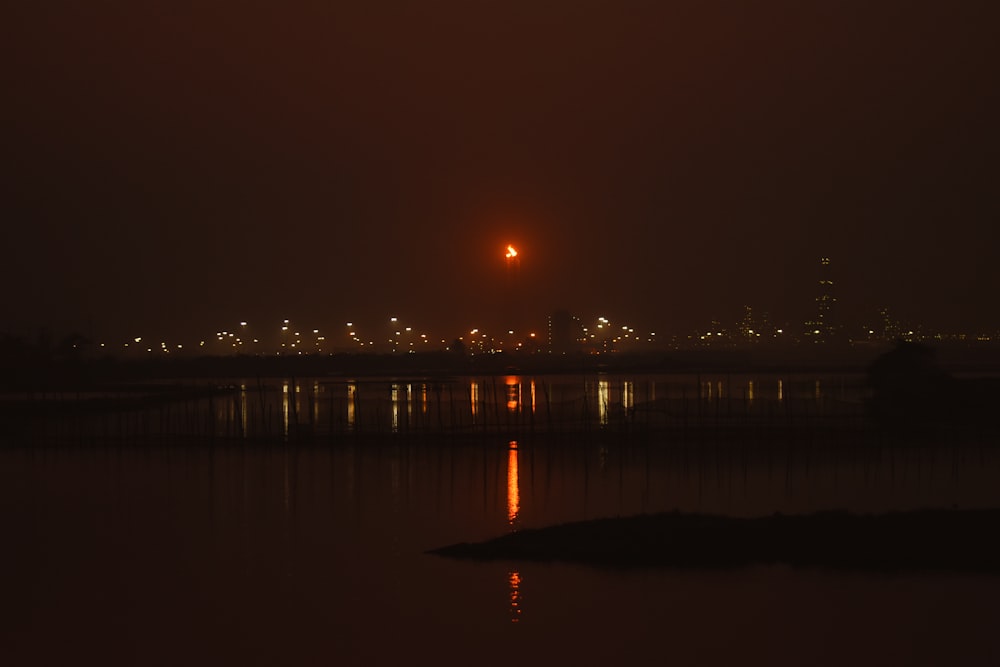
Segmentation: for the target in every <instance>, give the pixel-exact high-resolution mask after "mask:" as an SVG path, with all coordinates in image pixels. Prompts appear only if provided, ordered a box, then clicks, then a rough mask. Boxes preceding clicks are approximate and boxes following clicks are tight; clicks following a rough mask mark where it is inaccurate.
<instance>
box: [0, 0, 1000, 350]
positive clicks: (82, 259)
mask: <svg viewBox="0 0 1000 667" xmlns="http://www.w3.org/2000/svg"><path fill="white" fill-rule="evenodd" d="M8 4H15V5H16V8H14V9H11V8H7V9H4V10H2V13H3V17H2V21H0V23H2V27H0V36H2V39H0V50H2V64H0V74H2V85H3V91H4V93H3V102H2V105H0V118H2V130H0V132H2V137H0V138H2V144H0V145H2V155H3V164H4V166H5V169H4V171H5V175H4V176H3V185H2V186H0V187H2V192H0V194H2V200H0V207H2V209H0V213H2V217H3V239H4V259H3V264H2V269H0V271H2V274H0V278H2V281H3V283H2V284H3V287H2V289H3V309H2V316H0V331H3V330H15V331H23V330H26V331H29V332H30V331H33V330H34V329H36V328H37V327H39V326H42V325H46V326H50V327H55V328H56V329H62V328H66V327H74V326H75V327H78V328H89V329H90V330H92V331H94V332H95V333H96V334H98V335H100V334H102V333H103V332H109V333H113V332H118V331H123V330H127V332H128V333H131V332H141V331H146V332H149V333H150V334H152V333H154V332H156V333H159V332H163V333H164V334H165V335H185V334H187V333H188V332H191V331H198V332H201V331H215V330H217V329H218V328H223V327H225V326H227V325H231V324H232V323H233V322H235V321H238V320H239V319H251V320H254V321H255V322H258V321H268V322H270V321H277V320H278V319H279V318H282V317H295V318H297V319H298V320H299V321H301V322H303V323H304V322H306V321H308V322H310V324H313V323H314V325H315V326H323V327H328V326H333V325H334V324H336V323H342V321H346V320H355V321H361V322H366V321H372V322H375V321H381V320H382V319H383V318H385V317H388V316H389V315H397V316H400V317H405V318H407V320H408V321H412V322H414V323H415V324H416V325H418V326H420V327H421V328H434V329H448V328H451V327H455V328H458V327H465V326H467V325H474V324H476V323H484V324H485V323H488V322H490V321H491V317H492V316H491V313H492V312H493V311H496V310H497V309H498V308H499V307H500V306H499V305H498V304H502V303H504V300H505V299H504V296H503V294H502V290H503V288H504V286H505V282H504V261H503V246H504V244H506V243H507V242H508V241H509V242H512V243H515V244H516V245H518V246H519V247H520V249H521V251H522V252H521V257H522V265H521V276H520V278H521V282H522V285H521V288H520V289H521V290H522V292H523V294H522V296H521V299H522V304H523V309H524V312H525V314H526V316H529V317H532V318H536V319H537V320H539V321H540V319H541V316H542V315H543V314H544V313H546V312H547V311H550V310H551V309H553V308H556V307H562V308H567V309H570V310H571V311H573V312H577V313H580V314H582V315H587V316H596V315H600V314H603V315H607V316H609V317H611V318H612V319H613V320H618V321H621V320H623V319H627V320H629V321H630V322H635V323H636V324H637V325H642V326H649V327H655V328H657V329H662V330H666V331H670V330H674V331H685V330H686V329H687V328H688V327H690V326H693V325H695V324H697V323H700V322H703V321H706V320H708V319H709V318H713V317H714V318H719V319H722V320H724V321H731V320H735V319H737V318H738V317H739V314H740V308H741V306H742V305H743V304H745V303H747V304H751V305H753V306H755V307H756V308H757V309H759V310H767V311H770V312H771V314H772V317H773V318H774V319H777V320H799V319H800V318H801V317H802V316H803V315H804V314H807V313H808V312H809V307H810V306H809V303H810V300H811V299H812V297H813V296H814V281H815V279H816V277H817V276H816V269H817V265H818V259H819V257H820V256H821V255H829V256H830V257H831V258H832V259H833V263H834V268H835V277H836V279H837V287H838V297H839V298H840V303H841V306H842V307H843V309H844V311H845V316H848V317H852V316H853V314H854V313H865V312H868V311H869V310H870V309H873V308H874V307H875V306H877V305H879V304H882V303H886V304H889V305H890V306H892V307H893V308H894V309H895V311H896V312H897V313H898V314H899V316H900V317H905V318H907V319H910V320H913V321H917V320H923V321H925V322H927V323H928V324H931V325H934V326H939V327H948V328H969V327H977V326H995V325H997V324H998V323H1000V313H998V310H997V303H998V299H997V295H998V294H1000V269H998V267H997V264H996V257H997V241H998V236H1000V234H998V232H997V231H996V228H997V225H998V224H1000V216H998V213H1000V204H998V197H997V194H998V185H1000V178H998V176H1000V169H998V159H1000V131H998V129H997V124H998V122H1000V120H998V119H1000V103H998V92H997V91H998V82H1000V71H998V70H1000V68H998V63H1000V28H998V26H1000V9H998V3H996V2H961V1H956V2H942V1H935V2H919V1H896V0H878V1H873V0H865V1H859V2H801V1H799V0H789V1H787V2H777V1H770V0H759V1H754V2H735V1H734V2H708V1H702V0H699V1H692V2H671V1H670V0H659V1H654V2H625V1H616V2H597V1H581V0H572V1H570V0H567V1H562V2H557V1H550V2H541V1H538V0H535V1H529V2H519V1H516V0H515V1H511V0H507V1H504V2H490V1H478V2H477V1H471V2H470V1H468V0H466V1H462V2H459V1H452V0H447V1H442V2H434V1H431V0H424V1H420V2H407V3H402V2H378V1H366V2H361V1H358V2H322V1H319V0H315V1H312V2H280V3H279V2H249V1H246V0H240V1H236V0H232V1H225V2H183V1H180V0H172V1H170V2H142V1H135V0H120V1H109V2H75V1H74V2H22V3H8ZM194 335H198V334H194Z"/></svg>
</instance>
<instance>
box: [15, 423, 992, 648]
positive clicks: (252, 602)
mask: <svg viewBox="0 0 1000 667" xmlns="http://www.w3.org/2000/svg"><path fill="white" fill-rule="evenodd" d="M220 442H221V441H220ZM220 442H216V444H214V445H211V446H209V445H207V444H206V445H198V446H193V445H192V444H191V443H190V441H188V440H184V441H183V442H179V443H171V442H158V444H156V445H149V444H141V443H139V442H130V441H128V440H122V439H114V440H108V441H107V442H97V443H92V444H90V445H88V446H78V445H72V446H64V447H61V448H52V447H47V448H38V447H15V448H8V449H5V450H2V451H0V520H2V525H3V535H4V540H3V549H2V552H0V572H2V575H0V576H2V583H3V591H4V603H3V606H2V609H3V618H2V619H0V634H2V637H0V639H2V641H0V658H2V662H3V663H4V664H11V665H30V664H45V665H54V664H67V663H70V662H79V661H81V660H84V659H85V660H88V661H94V662H98V661H99V662H102V663H105V664H116V665H118V664H120V665H124V664H130V665H131V664H163V665H166V664H170V665H176V664H182V663H184V664H219V663H222V664H254V665H257V664H260V665H264V664H267V665H272V664H307V665H313V664H386V663H395V664H398V663H400V662H404V661H405V662H408V663H412V664H427V663H432V662H433V663H437V664H446V665H452V664H454V665H459V664H462V665H465V664H594V665H598V664H619V663H625V664H636V663H639V662H640V661H642V662H649V661H652V662H654V663H681V664H692V663H699V664H736V663H741V664H827V665H843V664H1000V640H998V639H997V632H996V628H997V623H998V621H1000V612H998V611H997V610H998V608H1000V606H998V605H997V600H998V599H1000V577H989V576H968V575H951V574H919V573H917V574H912V573H911V574H905V575H904V574H901V575H876V574H857V573H852V574H845V573H837V572H827V571H822V570H794V569H791V568H787V567H782V566H773V567H756V568H750V569H741V570H734V571H724V572H688V571H674V570H663V571H639V572H614V571H602V570H596V569H591V568H587V567H582V566H567V565H561V564H534V563H531V564H519V563H487V564H470V563H463V562H455V561H450V560H445V559H440V558H437V557H433V556H428V555H425V554H424V553H423V551H424V550H426V549H429V548H433V547H437V546H441V545H444V544H449V543H453V542H457V541H473V540H481V539H485V538H489V537H493V536H496V535H498V534H502V533H504V532H506V531H510V530H517V529H521V528H525V527H535V526H543V525H548V524H552V523H557V522H562V521H567V520H578V519H584V518H593V517H598V516H614V515H626V514H633V513H636V512H642V511H661V510H671V509H674V508H677V509H681V510H687V511H704V512H718V513H726V514H735V515H746V516H752V515H760V514H767V513H771V512H775V511H782V512H802V511H813V510H817V509H829V508H847V509H852V510H858V511H886V510H891V509H906V508H913V507H918V506H944V507H950V506H953V505H955V506H959V507H987V506H992V507H995V506H998V505H1000V485H998V484H997V481H998V480H1000V455H998V453H997V452H996V451H994V450H993V449H990V448H987V447H979V446H976V445H966V446H962V447H952V446H944V445H942V446H940V447H923V448H916V449H914V448H896V449H894V450H889V449H884V450H873V449H872V448H870V447H852V446H843V447H840V448H836V447H832V446H821V447H811V448H806V447H803V448H802V449H796V448H795V447H792V448H786V447H778V448H774V449H773V450H772V449H770V448H768V447H762V446H755V447H754V448H753V451H749V452H748V451H746V450H744V449H740V448H739V447H738V446H734V445H732V443H730V444H728V445H718V444H713V443H705V442H702V443H699V444H691V445H683V444H679V443H676V442H674V443H671V444H670V445H669V446H666V445H664V446H657V445H637V444H622V445H620V446H615V445H609V444H608V443H607V442H604V443H597V442H588V441H587V440H586V439H581V440H580V441H579V442H574V441H566V440H560V441H558V443H557V442H555V441H549V440H546V439H544V438H535V439H532V440H531V441H530V442H528V441H520V442H517V441H515V442H511V441H510V440H508V439H506V438H499V437H498V438H495V439H491V438H484V439H483V440H482V441H480V442H477V443H476V444H472V445H455V444H453V443H451V442H441V443H437V442H434V441H433V439H431V440H425V441H423V442H422V443H421V444H402V443H396V444H394V443H392V442H391V441H390V442H388V443H387V444H373V443H368V444H361V443H353V444H352V443H350V442H347V443H341V444H335V445H331V444H329V443H327V444H322V445H318V444H314V445H309V446H303V445H294V444H283V443H282V442H281V441H280V440H275V441H274V442H273V443H272V444H269V445H264V444H259V443H257V444H246V445H243V444H239V443H234V442H232V441H230V442H229V443H228V444H225V445H223V444H220ZM182 445H183V446H182Z"/></svg>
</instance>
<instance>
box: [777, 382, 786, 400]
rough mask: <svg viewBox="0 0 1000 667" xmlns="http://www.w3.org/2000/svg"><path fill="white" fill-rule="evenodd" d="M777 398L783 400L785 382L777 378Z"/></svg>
mask: <svg viewBox="0 0 1000 667" xmlns="http://www.w3.org/2000/svg"><path fill="white" fill-rule="evenodd" d="M778 400H779V401H783V400H785V384H784V383H783V382H782V381H781V380H778Z"/></svg>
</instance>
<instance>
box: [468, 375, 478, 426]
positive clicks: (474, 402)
mask: <svg viewBox="0 0 1000 667" xmlns="http://www.w3.org/2000/svg"><path fill="white" fill-rule="evenodd" d="M469 405H470V406H472V423H473V424H475V423H476V415H477V414H478V413H479V383H478V382H476V381H475V380H473V381H472V382H470V383H469Z"/></svg>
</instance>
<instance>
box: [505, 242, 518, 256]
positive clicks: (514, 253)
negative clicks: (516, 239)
mask: <svg viewBox="0 0 1000 667" xmlns="http://www.w3.org/2000/svg"><path fill="white" fill-rule="evenodd" d="M515 257H517V251H516V250H514V246H512V245H509V246H507V259H513V258H515Z"/></svg>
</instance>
